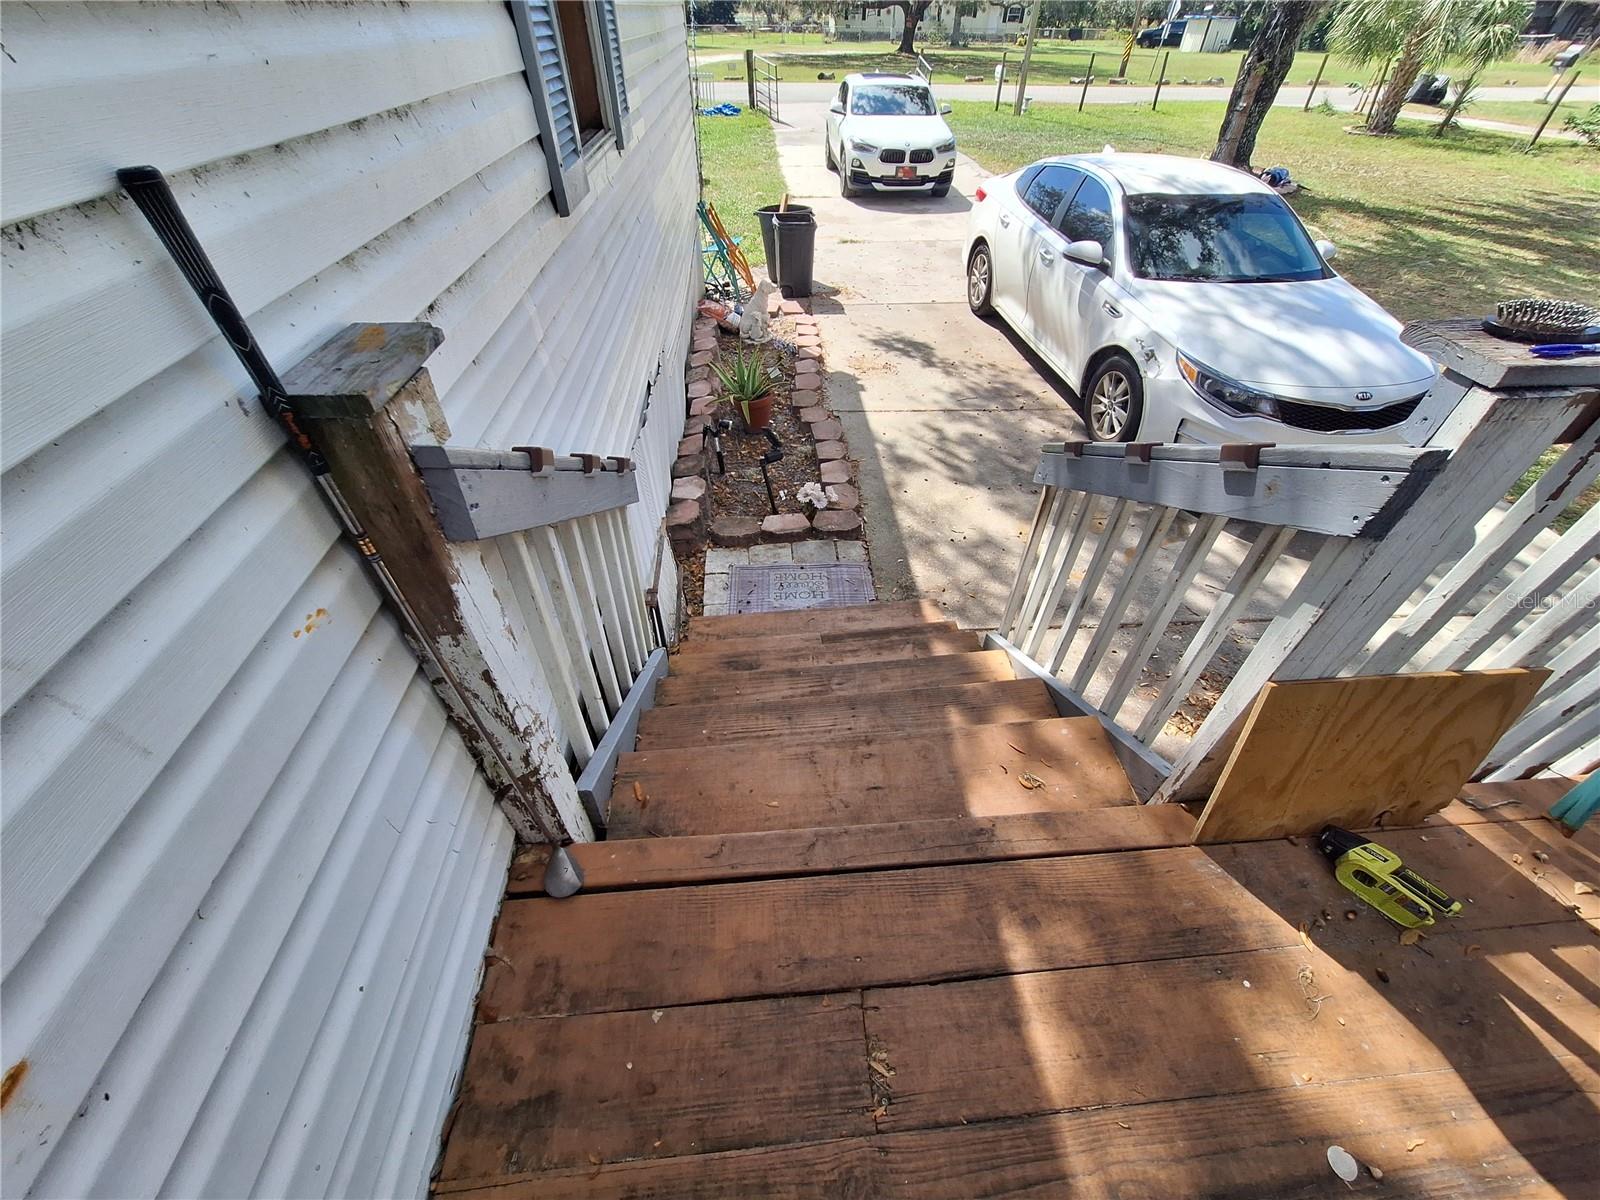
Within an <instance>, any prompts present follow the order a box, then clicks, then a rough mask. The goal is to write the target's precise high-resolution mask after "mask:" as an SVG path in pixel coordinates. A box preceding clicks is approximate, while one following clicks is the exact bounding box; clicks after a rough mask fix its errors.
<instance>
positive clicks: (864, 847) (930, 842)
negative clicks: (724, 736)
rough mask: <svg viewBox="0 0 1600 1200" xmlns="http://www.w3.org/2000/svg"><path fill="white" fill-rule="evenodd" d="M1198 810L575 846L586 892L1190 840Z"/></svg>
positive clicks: (530, 864) (527, 857) (535, 884)
mask: <svg viewBox="0 0 1600 1200" xmlns="http://www.w3.org/2000/svg"><path fill="white" fill-rule="evenodd" d="M1193 836H1194V818H1193V817H1192V816H1190V815H1189V813H1188V812H1187V811H1185V810H1184V809H1183V808H1181V807H1179V806H1178V805H1176V804H1153V805H1142V804H1134V805H1125V806H1121V807H1117V808H1091V809H1085V810H1083V811H1079V812H1033V813H1010V814H1007V815H1005V816H999V817H949V818H946V819H944V820H937V821H895V822H891V823H888V824H880V825H841V826H834V827H831V828H826V829H775V830H768V831H766V832H763V833H713V834H702V835H700V836H698V837H671V838H623V839H615V838H613V839H610V840H608V841H604V842H588V843H584V844H581V845H576V846H572V847H570V851H571V853H572V855H573V857H574V858H575V859H576V860H577V862H578V865H579V866H580V867H581V868H582V869H583V874H584V881H583V887H584V891H586V892H604V891H618V890H622V889H629V888H652V887H674V886H679V885H682V884H689V883H714V882H717V881H719V880H731V879H780V878H783V877H784V876H787V875H829V874H836V873H842V872H846V871H871V870H887V869H894V868H900V867H917V866H932V865H935V864H944V863H962V862H1002V861H1005V860H1007V859H1017V858H1050V857H1065V856H1068V855H1074V854H1102V853H1106V852H1108V851H1113V850H1154V849H1159V848H1161V847H1164V846H1187V845H1188V844H1189V841H1190V839H1191V838H1193ZM548 859H549V848H548V847H546V846H537V847H530V848H529V849H527V850H524V851H523V852H522V853H520V854H518V855H517V857H516V859H515V860H514V861H513V862H512V865H511V878H510V881H509V882H508V884H507V886H506V895H507V896H508V897H511V898H516V897H520V896H537V895H541V894H542V893H543V891H544V869H545V864H546V862H547V861H548Z"/></svg>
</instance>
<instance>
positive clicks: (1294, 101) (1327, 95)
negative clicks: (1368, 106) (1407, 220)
mask: <svg viewBox="0 0 1600 1200" xmlns="http://www.w3.org/2000/svg"><path fill="white" fill-rule="evenodd" d="M700 62H701V64H702V65H705V64H707V63H715V62H720V56H718V57H715V58H714V57H712V56H707V55H702V56H701V58H700ZM741 70H742V68H741ZM934 87H935V90H936V92H937V94H938V96H939V99H941V100H989V101H992V100H993V99H994V84H992V83H984V84H967V83H948V82H935V84H934ZM715 89H716V90H715V96H714V98H715V99H716V100H717V101H718V102H721V101H723V100H731V101H733V102H734V103H735V104H743V103H744V91H745V89H744V83H743V81H742V79H741V80H740V81H737V82H724V81H721V80H719V81H718V82H717V84H716V85H715ZM838 90H839V85H838V84H837V83H780V84H779V85H778V101H779V111H780V115H781V116H782V117H783V118H784V120H786V121H788V120H791V115H790V113H789V109H790V108H791V107H793V108H794V109H795V110H796V112H799V111H800V110H801V109H802V108H805V107H809V106H810V105H818V104H820V105H825V104H827V103H828V102H829V101H831V100H832V99H833V97H834V95H835V94H836V93H837V92H838ZM1307 90H1308V89H1307V88H1305V87H1304V86H1300V87H1286V88H1283V89H1282V90H1281V91H1279V93H1278V96H1277V99H1276V100H1275V101H1274V102H1273V103H1274V106H1275V107H1278V108H1299V107H1301V106H1302V105H1303V104H1304V103H1305V99H1306V92H1307ZM1545 91H1546V89H1545V88H1543V87H1486V88H1479V89H1478V92H1477V94H1476V99H1477V100H1479V101H1482V102H1485V103H1487V102H1489V101H1491V100H1538V99H1539V98H1541V97H1542V96H1543V95H1544V94H1545ZM1080 92H1081V89H1079V88H1076V87H1071V86H1068V85H1066V84H1035V85H1033V86H1030V87H1029V88H1028V95H1029V96H1030V97H1032V98H1033V100H1034V102H1035V103H1038V104H1077V103H1078V97H1079V95H1080ZM1015 94H1016V93H1015V91H1014V89H1013V87H1012V85H1011V84H1010V83H1009V82H1008V83H1007V84H1006V88H1005V97H1004V103H1006V104H1008V105H1009V104H1010V103H1011V102H1012V99H1013V98H1014V96H1015ZM1230 94H1231V88H1229V87H1200V86H1192V87H1183V86H1179V85H1176V84H1174V85H1169V86H1167V87H1164V88H1163V89H1162V91H1161V95H1162V103H1163V104H1166V103H1178V102H1180V101H1185V100H1210V101H1213V102H1219V101H1223V100H1226V99H1227V98H1228V97H1229V95H1230ZM1357 95H1358V94H1357V93H1356V92H1352V91H1350V90H1349V89H1348V88H1347V87H1345V86H1344V84H1343V83H1335V84H1332V85H1329V84H1323V85H1322V86H1320V87H1319V88H1317V102H1318V103H1321V102H1322V101H1323V100H1327V101H1328V102H1330V103H1331V104H1332V105H1333V106H1334V107H1335V108H1338V109H1342V110H1343V111H1345V112H1349V111H1351V110H1352V109H1354V108H1355V103H1356V99H1357ZM1154 97H1155V88H1154V87H1148V86H1139V85H1130V86H1127V87H1112V86H1110V85H1096V86H1094V87H1091V88H1090V89H1089V92H1088V96H1087V98H1086V99H1087V103H1089V104H1149V103H1150V102H1151V100H1152V99H1153V98H1154ZM1584 103H1589V104H1595V103H1600V83H1595V84H1593V85H1591V84H1588V83H1584V84H1580V85H1578V86H1575V87H1574V88H1573V89H1572V92H1571V93H1570V94H1569V95H1568V96H1567V103H1566V104H1565V105H1564V106H1563V108H1562V111H1563V112H1566V111H1568V110H1571V111H1577V109H1578V108H1579V107H1580V106H1581V105H1582V104H1584ZM1402 116H1403V117H1404V118H1405V119H1408V120H1420V121H1435V122H1436V121H1438V120H1439V118H1438V117H1437V116H1433V115H1426V116H1425V115H1422V114H1417V113H1403V114H1402ZM807 119H808V120H809V119H810V118H809V117H808V118H807ZM1460 121H1461V124H1462V125H1464V126H1466V127H1468V128H1470V129H1488V130H1495V131H1497V132H1501V133H1517V134H1525V133H1526V132H1527V127H1526V126H1524V125H1515V124H1510V123H1507V122H1504V121H1492V120H1486V119H1482V118H1478V117H1472V116H1463V117H1461V118H1460ZM1559 126H1560V122H1559V121H1552V122H1551V127H1550V128H1547V129H1546V130H1545V131H1544V137H1545V138H1551V139H1559V140H1563V141H1577V140H1578V138H1577V135H1576V134H1573V133H1565V132H1563V131H1562V130H1561V129H1560V127H1559Z"/></svg>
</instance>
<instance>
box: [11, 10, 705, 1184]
mask: <svg viewBox="0 0 1600 1200" xmlns="http://www.w3.org/2000/svg"><path fill="white" fill-rule="evenodd" d="M4 43H5V51H6V60H7V61H6V62H5V64H4V76H3V88H4V91H3V102H4V104H3V122H4V123H3V140H0V154H3V159H4V173H5V178H4V189H3V193H0V208H3V221H4V230H3V238H4V244H3V264H4V315H3V353H4V377H3V386H4V399H3V408H0V422H3V429H0V433H3V449H0V457H3V468H4V476H3V484H0V487H3V504H4V576H3V583H4V614H3V615H4V633H5V645H4V726H3V732H4V739H5V759H4V777H3V796H4V801H3V804H4V807H3V818H4V824H3V922H4V925H3V955H4V958H3V968H4V976H3V984H0V991H3V1002H4V1010H5V1025H4V1046H3V1050H4V1067H5V1071H6V1073H5V1086H4V1108H5V1128H4V1160H3V1176H0V1185H3V1188H4V1191H5V1193H6V1194H7V1195H18V1196H21V1195H24V1194H27V1195H76V1196H83V1195H107V1194H115V1195H121V1196H134V1195H153V1194H156V1193H157V1192H162V1193H171V1194H180V1195H223V1194H229V1195H234V1194H238V1195H243V1194H258V1195H273V1196H290V1195H292V1196H313V1195H323V1194H349V1195H371V1196H379V1195H381V1196H391V1195H407V1194H420V1193H421V1192H423V1191H424V1190H425V1187H426V1181H427V1177H428V1172H429V1170H430V1167H431V1164H432V1162H433V1159H434V1156H435V1154H436V1151H437V1147H438V1138H439V1131H440V1126H441V1123H442V1121H443V1119H444V1114H445V1111H446V1109H447V1107H448V1105H449V1102H450V1098H451V1095H452V1091H453V1088H454V1083H455V1076H456V1072H457V1071H458V1069H459V1065H460V1061H461V1055H462V1050H463V1045H464V1042H465V1038H466V1034H467V1030H468V1021H469V1015H470V1013H469V1009H470V1004H471V1000H472V997H473V995H474V992H475V989H476V986H477V981H478V978H479V972H480V966H481V956H482V953H483V948H484V946H485V943H486V939H487V934H488V929H489V924H490V921H491V918H492V915H493V912H494V909H495V905H496V904H497V902H498V900H499V897H500V895H501V892H502V890H503V883H504V877H505V872H506V866H507V862H508V859H509V857H510V855H511V852H512V848H513V841H514V837H513V829H512V826H511V824H510V823H509V822H508V820H507V818H506V817H505V816H504V815H503V814H502V811H501V810H500V809H499V808H498V807H497V805H496V802H495V797H494V796H493V795H492V793H491V789H490V787H489V786H488V784H487V783H486V782H485V780H484V778H483V776H482V774H481V773H480V771H479V769H478V765H477V763H476V762H475V760H474V757H473V753H472V752H471V751H470V750H469V748H468V746H467V745H466V744H465V743H464V741H463V739H462V737H461V736H460V735H459V734H458V733H457V732H456V729H455V727H454V726H453V725H451V724H450V723H449V722H448V721H447V717H446V710H445V707H444V706H443V705H442V704H441V702H440V700H439V699H438V698H437V697H436V695H435V693H434V691H433V690H432V688H430V686H429V682H428V680H427V679H426V678H424V676H423V673H422V672H421V671H419V669H418V664H417V660H416V658H415V657H414V656H413V653H412V652H411V650H410V649H409V648H408V646H407V644H406V642H405V640H404V639H403V638H402V637H401V635H400V631H399V628H398V626H397V624H396V623H395V621H394V620H393V619H392V618H391V616H390V615H389V613H388V612H387V611H386V610H385V609H384V608H383V607H382V606H381V604H380V600H379V595H378V592H377V591H376V589H375V588H374V587H373V586H372V584H371V583H370V582H369V579H368V577H367V575H366V574H365V573H364V572H363V568H362V566H361V563H360V561H359V559H358V557H357V556H356V555H355V554H354V552H353V551H352V550H351V549H350V548H349V547H348V546H347V545H346V544H345V543H344V542H343V541H342V540H341V539H340V536H339V531H338V526H337V524H336V522H335V520H334V519H333V518H332V516H331V515H330V513H329V511H328V510H327V508H326V507H325V506H324V505H323V503H322V501H321V499H320V498H319V496H318V494H317V492H316V489H315V488H314V487H313V485H312V483H311V481H310V479H309V478H308V476H307V475H306V473H305V472H304V471H303V470H302V469H301V468H300V466H299V465H298V464H297V463H296V462H295V461H293V459H292V458H291V456H290V455H289V453H288V452H287V451H286V449H285V444H284V439H283V435H282V433H281V432H280V431H279V429H278V428H277V427H276V426H275V425H274V424H273V423H272V422H271V421H270V420H269V419H268V418H267V417H266V416H264V415H263V413H262V412H261V411H260V409H259V406H258V404H257V402H256V399H255V394H254V389H253V388H252V387H251V386H250V384H249V382H248V380H247V379H246V377H245V376H244V374H243V372H242V371H241V370H240V369H239V366H238V363H237V362H236V361H235V360H234V358H233V356H232V355H231V354H230V353H229V351H228V350H227V348H226V347H225V346H224V345H223V343H222V341H221V339H220V338H219V337H218V335H217V332H216V329H215V327H214V326H213V324H212V323H211V321H210V320H208V318H207V315H206V313H205V312H204V310H203V309H202V308H201V306H200V305H199V304H198V302H197V301H196V299H195V297H194V296H193V295H192V294H191V292H190V291H189V290H188V288H187V287H186V286H185V284H184V282H183V280H182V278H181V276H180V274H179V272H178V271H177V270H176V269H175V267H174V265H173V263H172V261H171V260H170V258H169V257H168V256H167V254H166V253H165V252H164V251H163V250H162V248H161V246H160V244H159V243H158V242H157V241H156V240H155V238H154V236H153V235H152V232H151V229H150V227H149V226H148V225H147V224H146V223H145V221H144V220H143V219H142V218H141V216H140V214H139V213H138V211H137V210H136V209H135V207H134V205H133V204H132V203H131V202H130V201H129V199H128V197H127V196H126V194H124V193H122V192H120V191H119V190H118V189H117V186H116V181H115V178H114V172H115V170H116V169H117V168H118V167H121V166H127V165H133V164H140V163H151V164H154V165H156V166H158V167H160V168H161V169H163V170H164V171H165V172H167V174H168V176H169V178H170V179H171V182H172V185H173V190H174V192H175V193H176V195H177V197H178V200H179V202H180V204H181V205H182V206H183V208H184V210H185V211H186V213H187V214H188V217H189V219H190V221H191V223H192V225H193V226H194V228H195V230H196V232H197V234H198V236H199V238H200V240H201V241H202V243H203V244H204V245H205V246H206V248H207V250H208V251H209V253H210V256H211V257H212V259H213V261H214V262H215V264H216V267H217V269H218V271H219V273H220V274H221V276H222V278H223V280H224V281H225V282H226V283H227V285H228V287H229V288H230V290H231V291H232V293H233V295H234V297H235V298H236V299H237V300H238V302H239V304H240V306H241V307H242V308H243V310H244V311H245V314H246V316H247V317H248V319H249V321H250V323H251V325H252V327H253V329H254V331H255V333H256V335H257V338H258V339H259V341H260V342H261V343H262V345H263V347H264V349H265V351H266V353H267V355H268V356H269V357H270V358H271V359H272V360H273V362H274V363H275V364H276V365H277V366H278V368H279V370H280V371H286V370H288V369H289V368H290V367H292V366H293V365H294V364H295V363H296V362H297V361H299V360H300V359H302V358H303V357H305V356H306V355H307V354H308V353H309V352H311V351H312V350H313V349H315V348H316V347H318V346H319V345H321V344H322V343H323V342H325V341H326V340H327V339H328V338H329V337H330V335H333V334H335V333H337V332H338V331H339V330H340V329H342V328H344V327H345V326H347V325H348V324H350V323H352V322H379V321H386V322H408V321H425V322H428V323H431V324H432V325H435V326H437V327H438V328H439V329H440V330H442V332H443V334H444V342H443V344H442V346H441V347H440V348H439V349H438V350H437V351H436V352H435V353H434V354H433V355H432V357H431V358H430V359H429V360H428V364H427V366H428V370H429V372H430V374H431V377H432V381H433V385H434V388H435V389H436V390H437V393H438V396H439V400H440V404H441V407H442V410H443V415H444V417H445V418H446V420H447V421H448V424H449V429H450V433H449V438H448V441H449V443H450V444H452V445H458V446H467V447H486V448H497V447H509V446H511V445H519V444H522V445H539V446H546V447H550V448H553V449H555V450H556V451H558V452H562V453H566V452H571V451H586V452H592V453H595V454H602V455H622V456H628V457H630V458H632V459H633V460H634V461H635V462H636V463H637V464H638V468H637V469H638V491H639V499H638V500H637V502H635V503H633V504H632V505H630V506H629V508H628V509H627V511H626V513H625V520H624V522H623V528H624V530H625V532H626V537H627V539H628V540H629V542H630V543H631V546H632V552H633V553H632V557H633V558H634V559H635V561H637V562H638V563H641V564H643V566H642V568H641V572H648V571H649V570H650V569H651V564H652V563H653V562H654V561H655V559H656V554H655V550H656V547H657V545H658V542H659V524H660V517H661V513H662V511H663V510H664V508H665V505H666V497H667V492H668V489H669V486H670V479H669V471H670V465H671V461H672V458H673V451H674V448H675V446H676V443H677V441H678V438H679V436H680V434H681V429H682V422H683V415H684V407H683V405H684V401H683V384H682V376H681V372H680V371H679V370H678V369H677V364H678V363H679V362H681V361H682V357H683V354H684V350H685V347H686V344H687V341H688V332H689V322H690V317H691V300H692V297H693V295H694V294H695V292H696V288H697V285H698V274H699V262H698V251H697V245H696V237H695V230H694V219H695V217H694V200H695V196H696V179H695V155H694V147H693V133H692V129H691V117H690V112H689V106H688V103H687V90H688V89H687V78H686V75H687V64H686V53H685V33H684V22H683V6H682V5H681V4H677V3H671V2H663V3H644V2H630V3H626V4H619V3H613V2H612V0H605V2H603V3H583V4H577V3H572V4H563V5H561V6H560V10H557V9H556V8H555V7H554V6H553V4H552V3H551V2H550V0H535V2H533V3H526V2H519V3H518V4H516V5H512V6H508V5H506V4H503V3H498V2H491V0H481V2H461V3H416V2H413V3H408V4H376V3H363V4H358V5H331V4H301V5H290V4H279V3H242V4H229V5H199V4H188V3H174V4H161V3H155V4H140V5H132V4H85V3H66V2H64V3H57V4H44V5H31V6H22V5H18V6H7V8H6V12H5V14H4ZM530 61H536V64H537V66H538V70H537V71H536V72H535V73H534V76H533V83H534V86H533V87H532V89H530V77H529V75H528V74H526V73H525V67H526V66H527V65H528V63H529V62H530ZM663 368H665V369H663ZM468 554H469V552H468V551H464V552H463V555H464V556H463V558H462V560H461V561H462V562H463V563H466V562H468V561H469V557H468ZM663 557H664V564H663V566H662V567H661V570H662V571H664V572H665V573H666V574H665V575H664V576H663V577H662V579H661V580H660V592H661V594H662V596H663V600H664V603H665V604H666V605H667V606H668V607H669V608H670V605H671V597H672V595H673V594H674V592H675V584H674V582H673V580H672V578H671V572H672V570H673V568H672V559H671V556H670V554H668V555H665V556H663ZM470 562H471V563H472V564H474V569H475V570H479V571H480V572H481V576H482V580H483V581H485V582H486V584H487V587H486V588H484V589H482V590H480V591H479V592H477V593H476V594H475V595H476V601H477V602H478V603H479V604H480V605H481V607H482V608H483V614H482V615H483V619H484V622H485V624H486V625H491V626H493V625H496V624H497V623H498V626H499V627H500V628H502V629H503V630H504V644H503V646H502V647H501V649H502V650H503V651H504V652H505V654H506V656H508V657H509V656H510V655H512V654H520V656H521V660H522V661H521V665H522V667H523V669H524V670H525V674H526V676H527V680H526V689H527V694H526V695H525V696H524V697H522V700H523V701H524V702H525V708H526V710H527V711H528V713H530V714H532V715H530V716H529V717H528V720H529V722H530V725H537V726H538V727H539V728H541V729H543V730H544V731H545V732H546V734H547V735H548V736H547V737H546V739H545V740H544V741H542V742H540V743H538V744H535V745H531V746H530V747H528V748H527V749H528V752H529V754H530V755H532V756H533V757H535V758H537V759H540V760H541V761H542V766H543V768H544V775H545V778H546V781H547V784H548V789H549V791H550V793H551V795H550V797H549V801H550V803H551V804H552V805H553V806H554V807H555V808H556V809H557V810H558V811H559V812H560V813H561V817H562V820H563V822H565V823H568V824H569V825H570V828H569V830H568V831H567V832H569V833H572V834H573V835H576V836H582V834H583V832H584V831H583V827H582V826H583V817H582V812H581V809H580V808H579V807H578V805H577V803H576V798H575V794H574V791H573V786H572V780H571V774H570V772H571V763H570V761H569V760H568V758H567V757H566V755H565V754H564V747H565V744H566V743H567V741H568V740H569V735H571V733H572V731H570V730H567V731H565V732H564V731H563V730H562V727H561V723H562V721H563V719H564V714H563V710H562V707H561V705H560V704H559V703H557V701H556V700H555V699H554V698H553V695H554V694H553V692H552V688H553V687H554V685H553V684H551V683H550V681H549V680H548V679H547V678H546V673H547V672H548V670H549V669H550V664H549V663H548V662H545V661H542V660H541V659H540V657H539V656H538V655H537V654H535V653H532V652H531V649H530V646H529V644H528V641H527V639H526V636H525V634H526V630H525V629H524V627H523V625H522V623H521V620H520V617H518V615H517V611H516V600H517V597H516V596H514V595H513V594H512V592H513V591H514V588H513V585H512V584H511V583H510V580H509V577H508V576H507V575H506V573H505V569H504V565H503V563H501V562H500V560H499V558H498V556H497V555H495V554H493V553H490V552H488V551H485V552H484V553H482V554H481V555H477V556H476V557H472V558H470ZM636 582H638V583H639V584H640V585H641V586H642V585H644V584H645V583H646V582H647V580H645V579H643V578H640V579H638V580H636ZM669 618H670V613H669ZM547 685H548V686H547Z"/></svg>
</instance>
